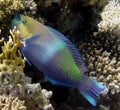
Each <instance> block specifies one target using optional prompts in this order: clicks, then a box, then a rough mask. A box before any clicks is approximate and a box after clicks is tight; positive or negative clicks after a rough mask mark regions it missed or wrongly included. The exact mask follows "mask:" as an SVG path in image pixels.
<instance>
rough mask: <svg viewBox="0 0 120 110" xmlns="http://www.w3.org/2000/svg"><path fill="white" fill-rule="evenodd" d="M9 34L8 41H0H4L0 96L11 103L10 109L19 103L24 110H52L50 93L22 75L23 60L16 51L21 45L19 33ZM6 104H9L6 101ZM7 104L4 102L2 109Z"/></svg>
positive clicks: (1, 58)
mask: <svg viewBox="0 0 120 110" xmlns="http://www.w3.org/2000/svg"><path fill="white" fill-rule="evenodd" d="M10 34H11V36H10V37H9V41H7V42H5V41H4V39H2V40H1V42H3V41H4V46H2V53H1V54H0V95H1V96H5V97H7V98H6V101H7V100H11V103H12V102H13V103H12V105H11V106H10V107H15V108H16V107H17V103H19V104H20V103H21V105H20V106H22V105H23V104H24V106H25V108H24V107H23V109H25V110H26V109H27V110H48V109H50V110H53V107H52V105H51V104H50V103H49V99H50V97H51V95H52V92H51V91H49V92H48V91H47V90H44V89H43V90H42V89H41V86H40V84H39V83H37V84H31V79H30V78H28V77H27V76H25V74H24V73H23V72H24V71H23V70H24V67H25V58H24V59H23V58H22V55H21V53H20V50H19V49H18V47H19V46H20V45H22V44H23V43H22V42H21V41H20V40H19V32H18V31H17V30H16V28H15V29H14V30H13V31H10ZM11 97H12V98H11ZM19 100H21V101H19ZM23 102H24V103H23ZM8 103H10V102H9V101H8ZM8 103H7V102H6V103H5V105H4V107H5V106H7V105H6V104H8ZM15 103H16V106H15ZM0 106H2V104H1V105H0ZM2 108H3V106H2ZM18 109H19V108H18ZM18 109H17V108H16V109H15V110H18ZM21 109H22V108H21ZM8 110H14V108H12V109H10V108H8Z"/></svg>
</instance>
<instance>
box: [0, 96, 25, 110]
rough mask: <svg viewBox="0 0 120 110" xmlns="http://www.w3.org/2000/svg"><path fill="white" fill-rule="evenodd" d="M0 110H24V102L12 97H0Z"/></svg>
mask: <svg viewBox="0 0 120 110" xmlns="http://www.w3.org/2000/svg"><path fill="white" fill-rule="evenodd" d="M0 110H26V107H25V106H24V101H20V100H19V99H18V97H17V98H14V97H12V96H8V97H5V96H0Z"/></svg>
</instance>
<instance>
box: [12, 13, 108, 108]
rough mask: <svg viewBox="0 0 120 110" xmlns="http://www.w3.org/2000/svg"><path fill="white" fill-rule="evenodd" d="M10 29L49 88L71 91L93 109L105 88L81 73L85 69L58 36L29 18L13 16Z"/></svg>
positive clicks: (78, 56) (71, 47) (70, 46)
mask: <svg viewBox="0 0 120 110" xmlns="http://www.w3.org/2000/svg"><path fill="white" fill-rule="evenodd" d="M11 25H12V27H14V26H16V28H17V29H18V30H19V31H20V40H21V41H23V42H24V45H22V46H21V47H20V49H21V51H22V53H23V55H24V56H25V57H26V59H27V61H28V62H29V63H30V64H33V65H34V66H35V67H36V68H38V69H39V70H40V71H42V72H43V73H44V75H45V77H46V78H47V79H48V81H50V82H51V83H52V84H53V85H59V86H67V87H71V88H75V89H77V90H78V91H80V93H81V94H82V95H83V96H84V97H85V98H86V99H87V100H88V102H89V103H91V104H92V105H93V106H96V104H97V101H98V96H99V94H100V92H101V91H103V90H104V89H105V88H106V87H105V86H103V85H102V84H100V83H98V82H96V81H95V80H93V79H91V78H89V77H88V76H87V75H85V74H84V73H85V72H87V70H88V69H87V66H86V64H85V61H84V60H83V57H82V55H81V53H80V52H79V50H78V49H77V48H76V47H75V45H74V44H73V43H72V42H71V41H70V40H69V39H68V38H67V37H65V36H64V35H63V34H62V33H61V32H59V31H57V30H55V29H54V28H52V27H49V26H46V25H43V24H41V23H40V22H38V21H36V20H34V19H33V18H31V17H28V16H24V15H20V14H16V15H15V16H14V17H13V18H12V20H11Z"/></svg>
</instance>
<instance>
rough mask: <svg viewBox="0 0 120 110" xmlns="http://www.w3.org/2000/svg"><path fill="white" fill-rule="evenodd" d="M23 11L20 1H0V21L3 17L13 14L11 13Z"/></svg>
mask: <svg viewBox="0 0 120 110" xmlns="http://www.w3.org/2000/svg"><path fill="white" fill-rule="evenodd" d="M23 9H24V5H23V3H22V0H0V21H1V20H2V19H3V18H4V17H6V16H8V15H11V14H13V12H15V11H17V12H18V11H19V10H23Z"/></svg>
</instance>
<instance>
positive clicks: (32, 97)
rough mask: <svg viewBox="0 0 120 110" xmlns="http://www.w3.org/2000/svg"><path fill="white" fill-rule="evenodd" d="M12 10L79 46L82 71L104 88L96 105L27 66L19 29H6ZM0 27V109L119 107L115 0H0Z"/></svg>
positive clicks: (119, 5)
mask: <svg viewBox="0 0 120 110" xmlns="http://www.w3.org/2000/svg"><path fill="white" fill-rule="evenodd" d="M16 13H20V14H23V15H27V16H30V17H32V18H34V19H36V20H38V21H39V22H41V23H42V24H45V25H48V26H51V27H53V28H55V29H57V30H59V31H60V32H62V33H64V35H66V36H67V37H68V38H69V39H70V40H71V41H72V42H73V43H74V44H75V45H76V47H77V48H79V50H80V52H81V53H82V55H83V57H84V59H85V62H86V64H87V67H88V72H86V73H85V74H86V75H87V76H89V77H91V78H93V79H95V80H96V81H97V82H100V83H101V84H103V85H105V86H106V87H107V88H108V91H107V92H106V91H105V93H101V95H100V96H99V101H98V104H97V106H96V107H93V106H92V105H90V104H89V103H88V102H87V101H86V100H85V98H84V97H83V96H82V95H81V94H80V93H79V92H78V91H77V90H75V89H71V88H67V87H62V86H55V85H52V84H50V83H49V82H48V81H45V79H44V75H43V73H42V72H40V71H39V70H37V69H36V68H35V67H34V66H32V67H31V66H29V64H28V63H27V62H26V59H25V58H24V57H23V56H22V54H21V52H20V50H19V46H20V45H22V42H21V41H19V39H18V37H19V32H18V31H17V30H16V29H14V30H12V31H10V29H11V27H10V23H11V19H12V17H13V15H14V14H16ZM0 29H1V34H0V37H1V40H0V42H1V43H0V44H1V54H0V110H120V36H119V35H120V0H1V1H0ZM10 36H11V37H10ZM3 38H4V39H3Z"/></svg>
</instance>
